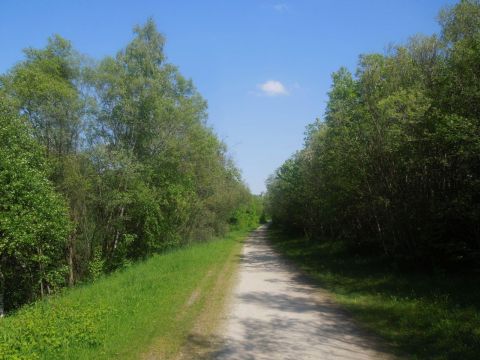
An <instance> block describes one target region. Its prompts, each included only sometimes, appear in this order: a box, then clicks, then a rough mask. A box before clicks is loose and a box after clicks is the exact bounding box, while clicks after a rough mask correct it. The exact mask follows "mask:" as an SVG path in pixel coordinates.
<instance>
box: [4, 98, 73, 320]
mask: <svg viewBox="0 0 480 360" xmlns="http://www.w3.org/2000/svg"><path fill="white" fill-rule="evenodd" d="M8 103H9V101H8V99H7V98H6V97H5V96H4V95H3V94H2V93H1V92H0V313H3V302H4V301H5V307H6V309H7V310H8V309H12V308H14V307H16V306H18V305H20V304H22V303H24V302H25V300H26V299H29V300H31V299H35V298H36V297H37V296H38V295H40V294H41V295H44V294H45V293H47V292H50V291H53V290H54V289H55V288H56V287H58V286H61V285H62V283H63V278H64V272H65V262H64V260H63V256H64V248H65V240H66V238H67V236H68V232H69V230H70V224H69V220H68V215H67V208H66V204H65V202H64V200H63V199H62V198H61V197H60V196H59V195H58V194H56V193H55V191H54V188H53V186H52V184H51V183H50V182H49V180H48V178H47V176H48V172H49V168H48V166H47V164H46V161H45V156H44V155H43V153H42V151H41V149H40V147H39V146H38V145H37V144H36V143H35V142H34V141H33V139H32V137H31V135H30V129H29V128H28V126H27V125H26V123H25V121H24V119H23V118H20V117H19V116H18V115H17V114H16V112H15V110H14V109H13V108H12V107H11V106H9V105H8Z"/></svg>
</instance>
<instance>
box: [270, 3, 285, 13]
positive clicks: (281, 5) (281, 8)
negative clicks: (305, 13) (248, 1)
mask: <svg viewBox="0 0 480 360" xmlns="http://www.w3.org/2000/svg"><path fill="white" fill-rule="evenodd" d="M273 8H274V9H275V10H276V11H278V12H284V11H287V10H288V5H287V4H285V3H278V4H275V5H273Z"/></svg>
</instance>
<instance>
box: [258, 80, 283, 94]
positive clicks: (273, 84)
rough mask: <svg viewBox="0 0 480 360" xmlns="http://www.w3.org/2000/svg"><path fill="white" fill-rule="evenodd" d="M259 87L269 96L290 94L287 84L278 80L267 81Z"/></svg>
mask: <svg viewBox="0 0 480 360" xmlns="http://www.w3.org/2000/svg"><path fill="white" fill-rule="evenodd" d="M258 88H259V89H260V90H261V91H262V93H263V94H264V95H267V96H279V95H288V91H287V89H286V88H285V86H284V85H283V84H282V83H281V82H280V81H277V80H268V81H265V82H264V83H263V84H260V85H258Z"/></svg>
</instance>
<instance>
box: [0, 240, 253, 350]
mask: <svg viewBox="0 0 480 360" xmlns="http://www.w3.org/2000/svg"><path fill="white" fill-rule="evenodd" d="M246 234H247V231H236V232H232V233H230V234H228V235H227V236H226V237H225V238H222V239H217V240H214V241H210V242H207V243H203V244H197V245H192V246H189V247H187V248H183V249H179V250H175V251H171V252H169V253H166V254H163V255H157V256H154V257H153V258H151V259H149V260H147V261H145V262H143V263H139V264H136V265H133V266H131V267H129V268H127V269H124V270H122V271H119V272H116V273H114V274H112V275H110V276H107V277H104V278H101V279H99V280H97V281H96V282H95V283H93V284H88V285H83V286H80V287H77V288H74V289H71V290H67V291H65V292H64V293H63V294H60V295H56V296H52V297H49V298H47V299H45V300H43V301H39V302H36V303H34V304H32V305H29V306H26V307H24V308H22V309H20V310H19V311H17V312H16V313H15V314H12V315H10V316H8V317H6V318H4V319H0V358H2V359H93V358H95V359H118V358H121V359H125V358H127V359H128V358H138V357H139V356H140V354H146V353H148V352H149V348H151V346H152V345H153V344H154V346H155V347H156V349H155V351H156V353H161V354H162V356H165V357H169V356H171V355H172V354H175V353H176V351H178V349H179V348H180V347H181V345H182V343H183V342H184V340H185V338H186V336H187V335H188V332H189V329H190V328H191V326H192V324H193V322H194V320H195V317H196V316H197V314H198V313H199V311H201V308H202V306H203V304H202V299H201V296H199V294H203V293H208V291H209V288H210V287H211V286H213V285H212V284H213V283H214V281H206V280H205V279H207V280H208V279H209V278H213V277H215V274H216V273H217V272H218V271H220V270H221V269H222V267H223V265H224V264H225V262H226V261H227V259H228V258H229V257H230V255H231V254H232V252H235V251H238V249H239V248H240V246H241V239H243V238H244V237H245V235H246ZM212 274H213V275H212ZM194 293H196V294H197V295H196V296H195V297H193V298H192V294H194Z"/></svg>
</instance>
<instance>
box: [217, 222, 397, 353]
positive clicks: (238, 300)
mask: <svg viewBox="0 0 480 360" xmlns="http://www.w3.org/2000/svg"><path fill="white" fill-rule="evenodd" d="M265 238H266V228H265V227H261V228H259V229H258V230H256V231H255V232H254V233H253V234H252V235H251V237H250V238H249V239H248V240H247V241H246V243H245V246H244V249H243V254H242V256H241V262H240V267H239V273H238V283H237V284H236V286H235V287H234V290H233V294H232V298H231V301H230V305H229V308H228V309H227V315H226V319H225V323H224V326H223V327H221V329H222V330H221V332H220V333H219V334H218V337H217V339H216V341H215V343H216V344H217V346H218V347H217V349H216V350H215V351H214V352H211V353H210V356H209V357H211V358H215V359H239V360H240V359H242V360H247V359H259V360H260V359H295V360H301V359H347V360H348V359H359V360H360V359H362V360H363V359H391V357H390V356H389V355H388V354H387V353H386V352H384V351H382V350H381V347H380V346H379V342H378V340H377V339H375V338H373V337H372V336H369V335H367V334H366V333H364V332H363V331H361V330H360V329H359V328H358V327H357V326H356V325H355V324H354V323H353V322H352V321H351V320H350V319H349V317H348V315H347V314H346V313H345V312H343V311H342V310H341V309H340V308H339V307H338V306H337V305H336V304H335V303H334V302H333V301H332V300H331V297H330V295H329V294H328V293H326V292H325V291H322V290H321V289H318V288H316V287H314V286H312V285H310V284H309V283H308V282H307V281H305V279H304V278H302V275H301V274H299V273H298V272H296V271H295V270H294V269H292V268H291V267H290V266H289V265H288V264H286V263H285V262H284V261H283V260H282V259H281V258H280V257H279V256H278V255H277V254H276V253H275V252H274V251H273V250H272V249H271V247H270V246H269V245H268V244H267V243H266V239H265Z"/></svg>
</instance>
